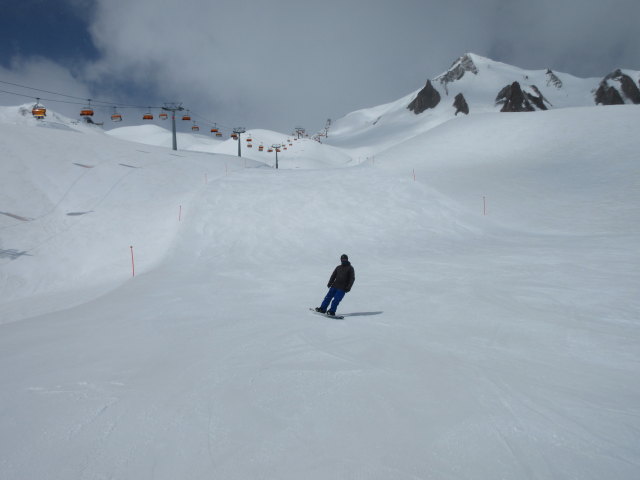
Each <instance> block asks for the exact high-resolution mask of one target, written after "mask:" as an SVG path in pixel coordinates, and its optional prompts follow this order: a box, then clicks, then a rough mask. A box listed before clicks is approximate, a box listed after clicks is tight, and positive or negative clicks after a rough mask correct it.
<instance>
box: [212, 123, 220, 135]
mask: <svg viewBox="0 0 640 480" xmlns="http://www.w3.org/2000/svg"><path fill="white" fill-rule="evenodd" d="M211 133H220V131H219V130H218V124H217V123H214V124H213V127H211Z"/></svg>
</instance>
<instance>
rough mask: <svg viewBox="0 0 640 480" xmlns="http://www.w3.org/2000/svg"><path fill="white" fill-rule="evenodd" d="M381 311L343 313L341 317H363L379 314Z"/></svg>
mask: <svg viewBox="0 0 640 480" xmlns="http://www.w3.org/2000/svg"><path fill="white" fill-rule="evenodd" d="M381 313H383V312H353V313H343V314H342V316H343V317H364V316H369V315H380V314H381Z"/></svg>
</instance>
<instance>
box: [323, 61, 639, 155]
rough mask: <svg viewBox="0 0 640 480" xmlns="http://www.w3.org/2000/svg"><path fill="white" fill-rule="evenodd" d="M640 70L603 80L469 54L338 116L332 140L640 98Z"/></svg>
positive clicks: (348, 143) (366, 142) (384, 142)
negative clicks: (386, 98)
mask: <svg viewBox="0 0 640 480" xmlns="http://www.w3.org/2000/svg"><path fill="white" fill-rule="evenodd" d="M639 84H640V71H632V70H616V71H615V72H613V73H611V74H609V75H606V76H605V77H604V78H602V79H598V78H587V79H581V78H577V77H574V76H572V75H569V74H566V73H561V72H554V71H552V70H550V69H545V70H524V69H521V68H518V67H514V66H511V65H507V64H505V63H501V62H497V61H494V60H491V59H488V58H485V57H482V56H480V55H476V54H473V53H467V54H465V55H463V56H462V57H460V58H458V59H457V60H456V61H455V62H454V63H453V65H452V66H451V68H449V69H448V70H447V71H445V72H443V73H442V74H441V75H438V76H437V77H435V78H433V79H429V80H427V83H426V85H425V86H424V87H423V88H421V89H418V90H416V91H414V92H411V93H410V94H408V95H406V96H405V97H402V98H400V99H399V100H397V101H394V102H391V103H387V104H384V105H379V106H376V107H372V108H365V109H362V110H357V111H355V112H352V113H349V114H348V115H346V116H344V117H342V118H340V119H338V120H336V121H335V122H334V123H333V125H332V126H331V128H330V130H329V137H328V139H327V142H328V143H331V144H335V145H339V146H345V147H355V146H358V147H355V148H360V149H361V150H362V148H363V147H364V146H366V147H367V148H369V153H373V152H375V151H379V150H381V149H384V148H387V147H389V146H391V145H394V144H395V142H396V141H404V140H406V139H408V138H411V137H413V136H415V135H417V134H419V133H422V132H425V131H427V130H429V129H431V128H433V127H435V126H437V125H440V124H442V123H444V122H447V121H449V120H451V119H452V118H455V117H456V116H457V115H464V114H469V115H473V114H476V113H488V112H525V111H535V110H547V109H558V108H567V107H586V106H595V105H597V104H603V105H611V104H624V103H626V104H638V103H640V90H639V89H638V85H639Z"/></svg>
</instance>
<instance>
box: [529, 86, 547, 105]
mask: <svg viewBox="0 0 640 480" xmlns="http://www.w3.org/2000/svg"><path fill="white" fill-rule="evenodd" d="M531 90H533V91H534V93H535V94H536V95H531V94H530V93H527V94H526V95H527V98H528V99H529V100H530V101H531V102H533V104H534V105H535V106H536V107H538V108H539V109H540V110H547V106H546V105H545V103H548V104H549V105H551V102H550V101H549V100H547V99H546V98H544V95H542V92H541V91H540V89H539V88H538V87H536V86H535V85H531Z"/></svg>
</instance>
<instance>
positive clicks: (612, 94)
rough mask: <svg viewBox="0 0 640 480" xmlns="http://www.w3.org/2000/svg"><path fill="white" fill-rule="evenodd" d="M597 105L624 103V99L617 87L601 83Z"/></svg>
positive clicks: (597, 93) (597, 91)
mask: <svg viewBox="0 0 640 480" xmlns="http://www.w3.org/2000/svg"><path fill="white" fill-rule="evenodd" d="M595 96H596V98H595V100H596V105H624V100H623V99H622V97H621V96H620V93H618V90H616V88H615V87H611V86H609V85H607V84H606V83H604V82H603V83H601V84H600V86H599V87H598V89H597V90H596V95H595Z"/></svg>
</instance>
